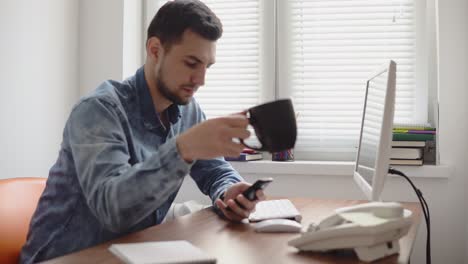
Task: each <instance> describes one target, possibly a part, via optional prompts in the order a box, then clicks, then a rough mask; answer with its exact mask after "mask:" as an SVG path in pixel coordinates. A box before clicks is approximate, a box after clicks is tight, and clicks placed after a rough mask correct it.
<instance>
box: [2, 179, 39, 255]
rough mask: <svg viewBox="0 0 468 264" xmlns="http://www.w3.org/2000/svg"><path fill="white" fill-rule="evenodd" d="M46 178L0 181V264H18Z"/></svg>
mask: <svg viewBox="0 0 468 264" xmlns="http://www.w3.org/2000/svg"><path fill="white" fill-rule="evenodd" d="M46 181H47V178H10V179H0V263H18V261H19V254H20V252H21V248H22V247H23V245H24V244H25V243H26V236H27V234H28V230H29V222H30V221H31V217H32V215H33V213H34V211H35V210H36V207H37V203H38V201H39V198H40V197H41V194H42V192H43V191H44V188H45V185H46Z"/></svg>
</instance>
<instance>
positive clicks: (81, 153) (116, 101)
mask: <svg viewBox="0 0 468 264" xmlns="http://www.w3.org/2000/svg"><path fill="white" fill-rule="evenodd" d="M221 34H222V25H221V22H220V21H219V19H218V18H217V17H216V16H215V15H214V14H213V13H212V12H211V10H210V9H209V8H208V7H206V6H205V5H204V4H203V3H201V2H198V1H173V2H169V3H167V4H165V5H164V6H163V7H162V8H161V9H160V11H158V13H157V14H156V16H155V17H154V19H153V21H152V22H151V24H150V26H149V28H148V39H147V42H146V52H147V57H146V62H145V65H144V66H143V67H142V68H140V69H139V70H138V71H137V72H136V74H135V76H133V77H130V78H129V79H127V80H126V81H124V82H122V83H120V82H115V81H107V82H105V83H103V84H102V85H100V86H99V87H98V88H97V89H96V90H95V91H94V92H93V93H92V94H91V95H89V96H87V97H85V98H82V99H81V100H80V102H78V104H77V105H76V106H75V107H74V108H73V110H72V112H71V114H70V117H69V119H68V121H67V124H66V126H65V129H64V133H63V142H62V145H61V150H60V153H59V157H58V160H57V162H56V163H55V165H54V166H53V167H52V168H51V170H50V174H49V178H48V181H47V187H46V189H45V191H44V193H43V194H42V197H41V199H40V201H39V204H38V207H37V210H36V212H35V213H34V216H33V218H32V220H31V225H30V232H29V234H28V239H27V242H26V245H25V246H24V247H23V250H22V252H21V262H22V263H32V262H36V261H42V260H47V259H50V258H54V257H57V256H61V255H64V254H67V253H71V252H74V251H78V250H81V249H83V248H87V247H91V246H94V245H96V244H99V243H102V242H105V241H108V240H111V239H115V238H117V237H120V236H122V235H125V234H128V233H131V232H135V231H138V230H141V229H144V228H147V227H150V226H153V225H157V224H159V223H161V221H162V220H163V218H164V216H165V215H166V213H167V211H168V209H169V207H170V205H171V203H172V202H173V200H174V198H175V197H176V195H177V192H178V190H179V188H180V186H181V184H182V182H183V180H184V176H185V175H186V174H188V173H189V174H190V175H191V177H192V178H193V179H194V180H195V182H196V183H197V185H198V187H199V188H200V190H201V191H202V192H203V193H205V194H207V195H209V196H210V198H211V199H212V200H213V201H214V204H215V207H216V208H217V209H219V211H218V213H219V214H220V215H222V216H223V217H225V218H227V219H229V220H232V221H240V220H242V219H243V218H246V217H248V215H249V213H250V212H251V211H252V210H253V209H254V207H255V202H251V201H249V200H247V199H246V198H245V197H243V196H242V194H241V193H242V191H244V190H245V189H247V188H248V186H250V184H248V183H246V182H244V181H243V179H242V178H241V176H240V175H239V174H238V173H237V172H235V171H234V170H233V169H232V167H231V166H230V165H229V163H227V162H226V161H224V159H223V158H222V156H236V155H239V153H240V152H241V151H242V149H243V146H242V145H241V144H239V143H236V142H234V141H233V138H241V139H245V138H247V137H249V132H248V130H247V129H246V127H247V124H248V120H247V118H246V117H245V116H244V115H241V114H238V115H232V116H227V117H222V118H217V119H211V120H207V121H204V114H203V112H202V111H201V109H200V107H199V105H198V104H197V103H196V101H195V100H194V99H193V98H192V97H193V95H194V93H195V92H196V91H197V89H198V87H199V86H202V85H203V84H204V81H205V73H206V70H207V68H209V67H210V66H211V65H212V64H213V63H214V62H215V51H216V40H217V39H219V38H220V37H221ZM257 196H259V198H260V200H263V199H264V194H263V192H261V191H258V192H257ZM234 199H236V200H237V201H238V202H239V204H240V205H238V204H237V203H236V202H235V201H234ZM228 207H229V210H227V208H228Z"/></svg>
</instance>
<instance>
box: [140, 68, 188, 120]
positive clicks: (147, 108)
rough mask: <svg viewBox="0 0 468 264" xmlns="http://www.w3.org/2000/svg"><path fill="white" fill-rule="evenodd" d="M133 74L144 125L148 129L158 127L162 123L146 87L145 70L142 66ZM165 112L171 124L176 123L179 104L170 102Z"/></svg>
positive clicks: (178, 114) (178, 115)
mask: <svg viewBox="0 0 468 264" xmlns="http://www.w3.org/2000/svg"><path fill="white" fill-rule="evenodd" d="M135 76H136V87H137V91H138V97H139V102H140V109H141V115H142V116H143V121H144V125H145V127H146V128H148V129H153V128H159V127H161V126H162V123H161V120H160V119H159V117H158V115H157V114H156V110H155V109H154V105H153V100H152V97H151V93H150V90H149V87H148V83H147V82H146V79H145V71H144V67H143V66H142V67H141V68H139V69H138V70H137V72H136V74H135ZM167 113H168V117H169V122H170V123H171V124H175V123H177V121H178V120H179V118H180V109H179V106H178V105H176V104H171V105H170V106H169V107H168V108H167Z"/></svg>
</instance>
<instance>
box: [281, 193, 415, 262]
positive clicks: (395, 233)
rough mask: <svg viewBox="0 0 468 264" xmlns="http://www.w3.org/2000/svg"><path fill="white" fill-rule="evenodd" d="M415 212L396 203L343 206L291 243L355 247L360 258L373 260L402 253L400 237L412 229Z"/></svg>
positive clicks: (326, 247) (311, 246) (314, 247)
mask: <svg viewBox="0 0 468 264" xmlns="http://www.w3.org/2000/svg"><path fill="white" fill-rule="evenodd" d="M411 215H412V213H411V211H409V210H407V209H404V208H403V207H402V206H401V204H399V203H395V202H385V203H384V202H371V203H365V204H359V205H356V206H350V207H343V208H339V209H337V210H335V214H333V215H331V216H329V217H327V218H325V219H323V220H322V221H321V222H320V223H319V224H318V225H315V224H310V226H309V228H308V230H307V232H304V233H302V235H301V236H300V237H298V238H295V239H293V240H291V241H289V242H288V244H289V245H291V246H294V247H296V248H298V249H299V250H302V251H308V250H309V251H322V252H323V251H330V250H338V249H354V250H355V252H356V254H357V256H358V258H359V259H360V260H362V261H366V262H370V261H374V260H376V259H379V258H382V257H385V256H389V255H392V254H396V253H398V252H399V250H400V246H399V243H398V240H399V239H400V238H401V237H403V236H404V235H405V234H406V233H407V232H408V230H409V228H410V226H411V223H412V220H411Z"/></svg>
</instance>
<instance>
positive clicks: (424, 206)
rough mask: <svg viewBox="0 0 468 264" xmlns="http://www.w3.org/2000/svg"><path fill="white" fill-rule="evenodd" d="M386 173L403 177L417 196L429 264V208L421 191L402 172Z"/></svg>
mask: <svg viewBox="0 0 468 264" xmlns="http://www.w3.org/2000/svg"><path fill="white" fill-rule="evenodd" d="M388 173H390V174H394V175H398V176H402V177H404V178H405V179H406V180H407V181H408V182H409V183H410V184H411V187H413V189H414V191H415V192H416V195H417V196H418V199H419V202H420V203H421V208H422V211H423V213H424V219H425V220H426V228H427V238H426V239H427V240H426V263H427V264H431V217H430V215H429V207H428V206H427V202H426V200H425V199H424V197H423V194H422V192H421V190H419V189H418V188H416V186H415V185H414V184H413V182H412V181H411V180H410V178H409V177H408V176H406V175H405V174H404V173H403V172H401V171H399V170H396V169H394V168H391V167H390V168H389V169H388Z"/></svg>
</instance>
